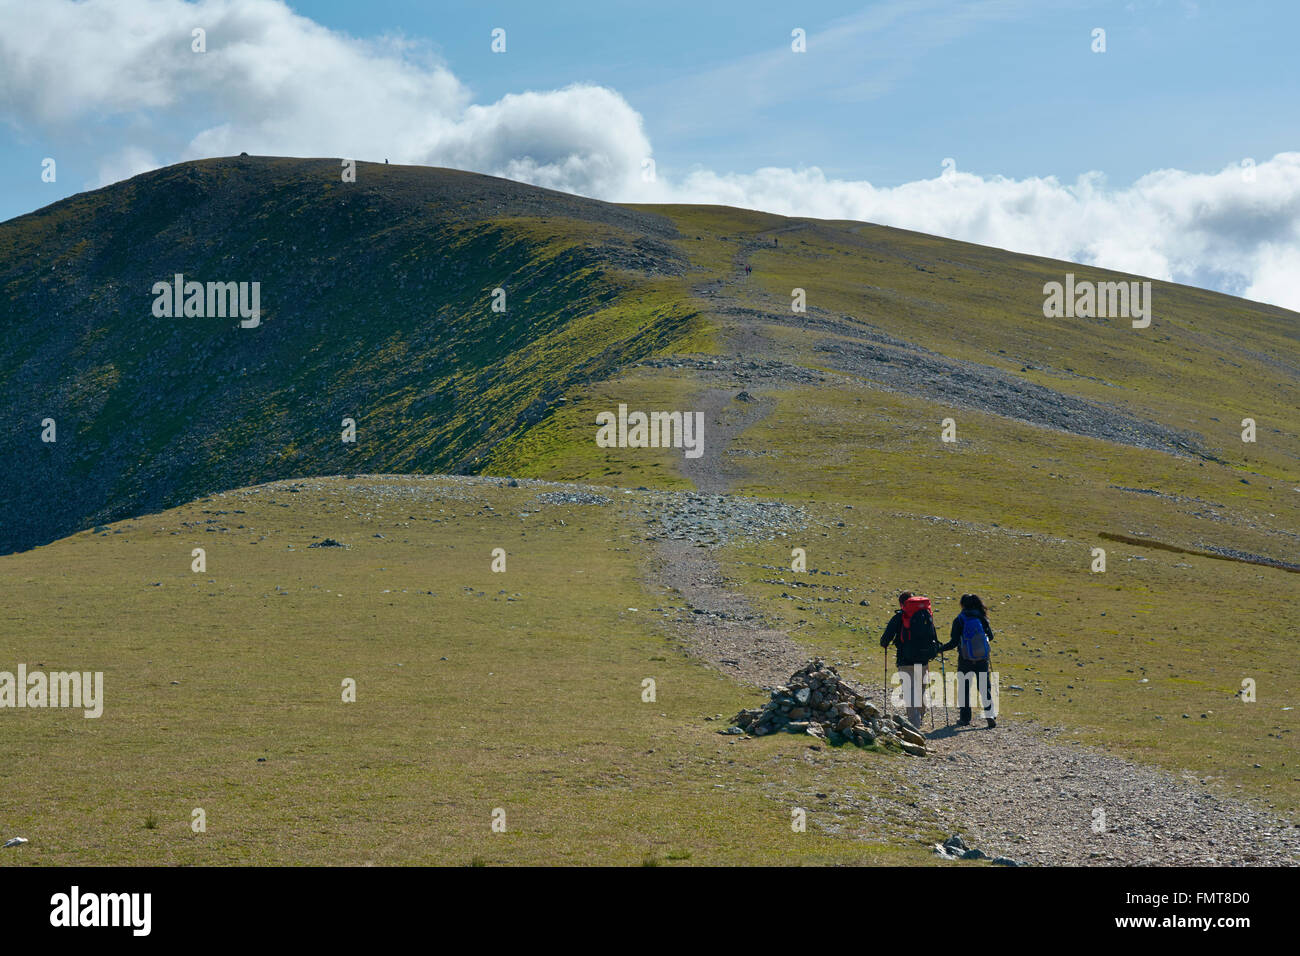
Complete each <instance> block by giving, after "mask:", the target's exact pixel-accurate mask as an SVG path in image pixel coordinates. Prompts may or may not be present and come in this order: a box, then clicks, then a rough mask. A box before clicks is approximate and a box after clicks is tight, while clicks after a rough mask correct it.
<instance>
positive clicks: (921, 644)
mask: <svg viewBox="0 0 1300 956" xmlns="http://www.w3.org/2000/svg"><path fill="white" fill-rule="evenodd" d="M902 610H903V622H902V623H903V626H902V628H901V629H900V630H899V632H898V650H899V654H900V656H902V657H905V658H907V659H908V661H910V662H911V663H913V664H924V663H928V662H929V661H931V660H933V659H934V657H935V655H937V654H938V653H939V634H938V632H937V631H936V630H935V629H934V616H933V615H931V613H930V599H929V598H928V597H920V596H913V597H910V598H908V599H907V600H906V601H904V602H903V609H902Z"/></svg>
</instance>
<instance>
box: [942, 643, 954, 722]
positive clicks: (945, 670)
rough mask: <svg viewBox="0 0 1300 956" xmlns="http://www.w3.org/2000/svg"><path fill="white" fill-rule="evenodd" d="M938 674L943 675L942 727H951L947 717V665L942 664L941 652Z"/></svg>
mask: <svg viewBox="0 0 1300 956" xmlns="http://www.w3.org/2000/svg"><path fill="white" fill-rule="evenodd" d="M939 672H940V673H941V674H942V675H943V725H944V726H945V727H952V721H951V720H950V719H949V717H948V665H947V664H945V663H944V660H943V651H940V652H939Z"/></svg>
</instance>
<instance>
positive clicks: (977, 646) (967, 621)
mask: <svg viewBox="0 0 1300 956" xmlns="http://www.w3.org/2000/svg"><path fill="white" fill-rule="evenodd" d="M961 621H962V632H961V656H962V657H963V658H964V659H965V660H968V661H986V660H988V657H989V639H988V637H987V636H986V635H985V633H984V620H983V619H982V618H980V617H978V616H976V615H974V614H967V613H966V612H965V611H963V612H962V615H961Z"/></svg>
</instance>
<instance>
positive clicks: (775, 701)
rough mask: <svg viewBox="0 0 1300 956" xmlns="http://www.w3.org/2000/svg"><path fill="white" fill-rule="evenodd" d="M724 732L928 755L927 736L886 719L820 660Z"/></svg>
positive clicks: (896, 720) (895, 717)
mask: <svg viewBox="0 0 1300 956" xmlns="http://www.w3.org/2000/svg"><path fill="white" fill-rule="evenodd" d="M731 723H732V725H733V726H731V727H729V728H728V729H727V730H725V731H723V732H724V733H729V734H751V735H753V736H755V737H764V736H767V735H768V734H775V733H781V732H785V733H791V734H808V735H809V736H810V737H817V738H819V739H821V740H825V741H826V742H827V743H830V744H843V743H853V744H856V745H857V746H859V747H867V746H871V745H873V744H876V743H877V742H879V743H880V744H883V745H887V746H896V747H897V748H898V749H900V750H902V751H904V752H905V753H909V754H912V755H913V756H917V757H924V756H926V746H925V737H924V736H922V734H921V732H920V730H918V729H917V728H916V727H914V726H912V724H911V723H910V722H908V721H907V720H906V719H905V718H903V717H901V716H898V715H895V714H891V715H889V716H888V717H886V716H885V715H884V714H882V713H881V712H880V710H879V708H877V707H876V705H875V704H873V703H871V701H870V699H869V698H868V696H867V695H866V694H863V693H862V692H861V691H859V690H855V689H854V688H853V687H851V686H850V685H849V684H848V683H846V682H845V681H844V680H843V679H842V678H841V677H840V675H839V674H838V673H837V672H836V670H835V668H834V667H832V666H831V665H829V664H827V663H826V662H825V661H824V660H822V659H821V658H820V657H819V658H817V659H816V660H812V661H809V662H808V663H807V664H805V665H804V666H803V667H801V668H800V669H799V670H797V671H795V672H794V673H793V674H792V675H790V679H789V680H788V681H786V683H784V684H782V685H781V686H780V687H777V688H775V689H774V690H773V691H772V698H771V700H769V701H768V702H767V703H766V704H764V705H763V706H762V707H756V708H754V709H752V710H742V711H741V712H740V713H738V714H737V715H736V716H735V717H734V718H732V721H731Z"/></svg>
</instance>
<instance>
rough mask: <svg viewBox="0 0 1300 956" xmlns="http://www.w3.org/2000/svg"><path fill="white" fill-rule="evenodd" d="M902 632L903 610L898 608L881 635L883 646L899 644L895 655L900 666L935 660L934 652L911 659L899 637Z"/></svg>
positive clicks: (895, 659)
mask: <svg viewBox="0 0 1300 956" xmlns="http://www.w3.org/2000/svg"><path fill="white" fill-rule="evenodd" d="M902 632H903V612H902V611H901V610H898V611H895V612H894V616H893V617H891V618H890V619H889V623H888V624H886V625H885V633H884V634H881V635H880V646H881V647H888V646H889V645H890V644H895V645H897V647H898V653H897V654H896V655H895V657H894V663H895V664H896V665H897V666H898V667H908V666H909V665H912V664H928V663H929V662H930V661H932V660H934V657H935V655H934V654H931V655H929V656H928V657H920V658H917V659H916V660H913V659H911V656H910V655H909V654H907V653H905V649H904V647H903V644H902V642H901V641H899V639H898V638H899V635H900V634H902ZM931 646H933V645H931Z"/></svg>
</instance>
